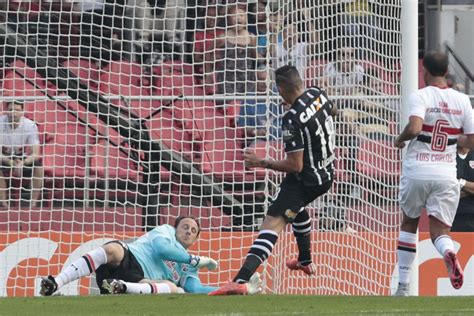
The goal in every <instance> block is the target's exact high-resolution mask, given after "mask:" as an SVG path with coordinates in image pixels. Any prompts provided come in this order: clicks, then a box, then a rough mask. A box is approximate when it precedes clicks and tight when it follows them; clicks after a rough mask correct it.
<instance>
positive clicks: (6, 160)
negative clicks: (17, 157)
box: [0, 146, 13, 167]
mask: <svg viewBox="0 0 474 316" xmlns="http://www.w3.org/2000/svg"><path fill="white" fill-rule="evenodd" d="M0 155H1V157H2V164H3V165H5V166H10V167H13V160H12V159H10V158H9V157H8V156H4V155H3V151H2V147H1V146H0Z"/></svg>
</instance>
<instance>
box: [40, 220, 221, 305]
mask: <svg viewBox="0 0 474 316" xmlns="http://www.w3.org/2000/svg"><path fill="white" fill-rule="evenodd" d="M199 232H200V227H199V224H198V222H197V221H196V220H195V219H194V218H193V217H179V218H178V219H177V220H176V222H175V226H174V227H173V226H170V225H161V226H158V227H156V228H154V229H153V230H151V231H150V232H148V233H146V234H145V235H143V236H142V237H140V238H138V239H137V240H136V241H134V242H132V243H129V244H127V243H125V242H122V241H118V240H116V241H112V242H109V243H106V244H105V245H103V246H101V247H99V248H97V249H94V250H92V251H90V252H88V253H86V254H85V255H84V256H82V257H81V258H79V259H77V260H75V261H74V262H73V263H72V264H70V265H69V266H67V267H66V268H64V269H63V271H62V272H61V273H60V274H59V275H58V276H56V277H52V276H51V275H50V276H48V277H47V278H44V279H43V280H42V281H41V291H40V293H41V295H44V296H49V295H52V294H53V293H55V292H56V291H58V290H59V289H60V288H61V287H62V286H64V285H66V284H68V283H70V282H72V281H74V280H77V279H79V278H81V277H84V276H88V275H90V274H92V273H93V272H95V273H96V279H97V285H98V286H99V288H100V290H101V293H102V294H107V293H111V294H112V293H113V294H116V293H130V294H147V293H154V294H159V293H179V292H183V290H182V289H184V291H185V292H190V293H208V292H210V291H212V290H213V289H215V288H214V287H212V286H204V285H202V284H201V282H200V280H199V277H198V275H197V270H198V269H201V268H207V269H209V270H213V269H215V268H217V262H216V261H215V260H213V259H212V258H209V257H202V256H201V257H198V256H194V255H191V254H189V253H188V252H187V249H188V248H189V247H190V246H192V245H193V244H194V243H195V242H196V240H197V238H198V236H199ZM181 288H182V289H181Z"/></svg>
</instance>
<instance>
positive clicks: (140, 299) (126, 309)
mask: <svg viewBox="0 0 474 316" xmlns="http://www.w3.org/2000/svg"><path fill="white" fill-rule="evenodd" d="M0 315H222V316H223V315H231V316H240V315H411V316H412V315H474V297H408V298H397V297H349V296H327V297H325V296H286V295H285V296H283V295H282V296H280V295H256V296H246V297H243V296H227V297H222V296H221V297H208V296H203V295H169V296H149V295H146V296H145V295H142V296H132V295H122V296H118V295H117V296H90V297H65V296H63V297H61V296H53V297H46V298H44V297H35V298H1V299H0Z"/></svg>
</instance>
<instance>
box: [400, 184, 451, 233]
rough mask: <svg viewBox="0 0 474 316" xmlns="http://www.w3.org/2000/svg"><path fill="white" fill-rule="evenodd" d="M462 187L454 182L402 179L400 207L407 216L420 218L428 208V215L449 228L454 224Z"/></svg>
mask: <svg viewBox="0 0 474 316" xmlns="http://www.w3.org/2000/svg"><path fill="white" fill-rule="evenodd" d="M459 194H460V187H459V183H458V181H457V180H456V179H453V180H420V179H410V178H407V177H403V176H402V177H401V179H400V195H399V201H400V207H401V209H402V211H403V213H405V215H406V216H408V217H410V218H418V217H420V216H421V211H422V209H423V208H424V207H426V213H427V214H428V215H429V216H434V217H435V218H437V219H438V220H440V221H441V222H443V223H444V224H446V225H447V226H450V227H451V225H452V224H453V221H454V216H455V215H456V209H457V207H458V203H459Z"/></svg>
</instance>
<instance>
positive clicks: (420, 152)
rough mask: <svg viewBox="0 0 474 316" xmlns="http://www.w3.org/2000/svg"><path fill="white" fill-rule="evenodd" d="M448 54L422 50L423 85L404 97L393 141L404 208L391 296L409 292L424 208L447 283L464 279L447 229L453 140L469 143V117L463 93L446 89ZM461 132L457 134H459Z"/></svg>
mask: <svg viewBox="0 0 474 316" xmlns="http://www.w3.org/2000/svg"><path fill="white" fill-rule="evenodd" d="M447 72H448V56H447V55H446V54H444V53H440V52H431V53H427V54H426V55H425V57H424V59H423V76H424V79H425V82H426V83H427V87H425V88H423V89H420V90H418V91H415V92H414V93H413V94H412V95H411V96H410V99H409V104H408V106H409V111H410V113H409V122H408V124H407V126H406V127H405V129H404V130H403V132H402V133H401V134H400V135H399V136H398V137H397V139H396V140H395V146H396V147H398V148H400V149H401V148H404V147H405V142H406V141H409V144H408V148H407V152H406V155H405V157H404V159H403V168H402V176H401V179H400V207H401V209H402V211H403V219H402V224H401V229H400V230H401V231H400V236H399V240H398V250H397V254H398V266H399V276H400V279H399V284H398V289H397V292H396V293H395V295H398V296H406V295H409V280H410V271H411V267H412V264H413V261H414V259H415V254H416V244H417V236H416V231H417V228H418V220H419V218H420V215H421V211H422V209H423V208H426V212H427V214H428V215H429V217H430V234H431V240H432V241H433V244H434V246H435V248H436V249H437V250H438V252H439V253H440V254H441V256H442V257H443V258H444V261H445V264H446V266H447V269H448V274H449V278H450V280H451V284H452V286H453V287H454V288H455V289H459V288H461V286H462V284H463V271H462V268H461V265H460V264H459V261H458V258H457V256H456V253H455V250H454V245H453V241H452V240H451V237H450V236H449V233H450V228H451V225H452V223H453V220H454V216H455V214H456V208H457V205H458V203H459V194H460V183H459V182H458V180H457V179H456V144H457V143H458V140H459V143H460V145H462V146H463V147H471V146H472V145H473V143H474V122H473V120H474V118H473V113H472V108H471V103H470V101H469V98H468V96H467V95H465V94H463V93H460V92H457V91H455V90H453V89H450V88H448V86H447V83H446V74H447ZM463 133H464V134H466V136H463V137H460V135H461V134H463Z"/></svg>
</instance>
